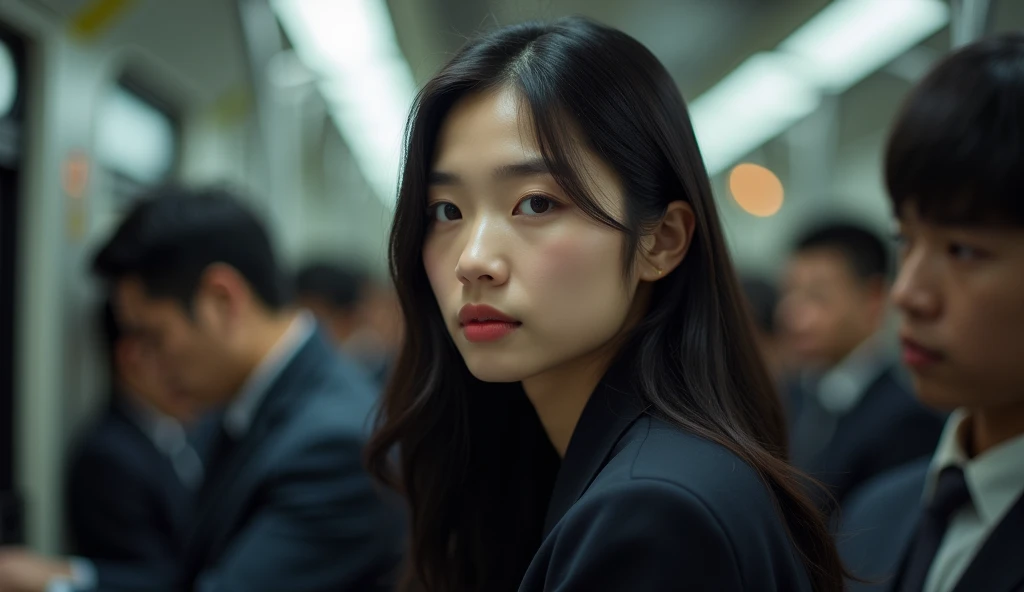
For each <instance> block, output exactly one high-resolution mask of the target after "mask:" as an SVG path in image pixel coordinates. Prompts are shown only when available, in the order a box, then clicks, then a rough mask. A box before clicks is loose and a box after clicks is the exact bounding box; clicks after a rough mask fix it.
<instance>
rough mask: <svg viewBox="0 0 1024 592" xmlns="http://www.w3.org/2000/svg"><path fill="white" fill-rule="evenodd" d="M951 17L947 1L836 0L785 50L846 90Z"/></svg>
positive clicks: (834, 87) (808, 70)
mask: <svg viewBox="0 0 1024 592" xmlns="http://www.w3.org/2000/svg"><path fill="white" fill-rule="evenodd" d="M948 22H949V7H948V6H947V5H946V3H945V2H942V1H941V0H834V1H833V2H831V3H829V4H828V6H826V7H825V8H824V9H823V10H822V11H821V12H819V13H818V14H817V15H815V16H814V17H813V18H811V19H810V20H809V21H807V23H805V24H804V25H803V26H801V27H800V28H799V29H797V30H796V31H795V32H794V33H793V34H792V35H790V36H789V37H788V38H787V39H786V40H785V41H783V42H782V44H780V45H779V50H780V51H782V52H785V53H788V54H791V55H793V56H795V57H797V58H799V59H800V61H801V62H802V66H803V72H804V73H805V75H806V76H808V77H809V78H810V79H812V80H813V81H814V82H815V83H816V84H818V85H820V86H821V87H822V88H823V89H824V90H826V91H828V92H834V93H840V92H843V91H845V90H846V89H848V88H850V87H851V86H853V85H854V84H856V83H858V82H860V81H861V80H863V79H864V78H866V77H867V76H868V75H869V74H871V73H872V72H874V71H876V70H878V69H880V68H882V67H883V66H885V65H886V64H888V63H889V62H891V61H892V60H894V59H896V58H897V57H899V56H900V55H902V54H903V53H905V52H906V51H907V50H909V49H910V48H912V47H914V46H915V45H917V44H918V43H920V42H922V41H924V40H925V39H927V38H928V37H929V36H931V35H933V34H934V33H936V32H937V31H939V30H940V29H942V28H943V27H944V26H946V24H947V23H948Z"/></svg>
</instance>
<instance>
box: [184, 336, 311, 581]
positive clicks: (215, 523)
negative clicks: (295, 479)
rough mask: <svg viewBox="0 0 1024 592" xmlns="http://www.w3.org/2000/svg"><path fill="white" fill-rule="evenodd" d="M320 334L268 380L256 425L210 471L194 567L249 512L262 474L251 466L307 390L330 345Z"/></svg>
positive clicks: (197, 524)
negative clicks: (214, 471)
mask: <svg viewBox="0 0 1024 592" xmlns="http://www.w3.org/2000/svg"><path fill="white" fill-rule="evenodd" d="M321 339H322V338H321V337H320V335H319V334H315V335H313V336H312V337H311V338H310V340H309V341H308V342H307V343H305V344H304V345H303V346H302V348H301V349H300V350H299V351H298V352H297V353H296V354H295V357H294V358H293V359H292V360H291V362H289V363H288V365H287V366H286V367H285V368H284V370H283V371H282V372H281V374H280V375H279V376H278V377H277V378H276V379H275V380H274V381H273V382H272V383H271V385H270V386H269V390H268V391H267V395H266V399H264V401H263V404H262V405H261V406H260V409H259V411H258V412H257V413H256V416H255V417H254V418H253V422H252V425H251V426H250V427H249V430H248V432H246V434H245V435H244V436H243V437H242V439H241V441H239V442H238V443H237V444H236V445H235V448H234V449H233V450H232V451H231V452H230V455H229V456H228V457H227V460H226V462H225V463H223V469H222V470H221V471H220V473H219V474H216V475H207V476H206V482H204V483H203V486H202V488H201V490H200V493H199V495H198V497H197V500H196V507H195V514H194V516H193V518H194V521H193V523H192V528H191V529H190V535H189V537H188V544H187V553H186V561H185V564H186V566H189V567H190V568H191V571H192V572H197V571H198V570H199V566H201V565H203V564H204V563H205V561H204V559H205V558H206V557H209V556H210V555H211V554H215V553H216V552H217V550H218V549H219V548H221V547H222V546H223V545H224V544H225V542H226V540H227V539H228V538H229V537H230V535H231V532H232V531H233V530H234V528H235V525H236V524H237V522H238V521H239V519H240V518H241V516H242V514H243V513H244V512H245V510H246V506H247V501H248V500H247V497H248V495H249V493H250V490H251V489H252V487H253V486H252V484H251V483H250V481H251V480H252V479H254V478H257V477H258V475H256V473H255V472H254V471H248V470H247V469H248V468H249V467H250V466H251V465H253V463H254V462H255V461H256V460H258V459H259V457H260V455H259V452H260V450H261V448H262V447H263V446H264V445H267V444H270V445H272V444H273V441H272V440H271V439H270V438H271V436H272V434H273V431H274V429H275V428H276V426H277V425H278V424H279V423H280V422H281V421H283V420H284V419H285V418H286V417H287V414H288V412H289V410H290V409H293V408H294V404H293V402H294V399H295V398H297V397H300V396H301V395H302V393H303V392H304V389H302V388H301V383H302V381H303V379H304V376H305V375H306V374H307V372H308V370H309V369H310V368H313V367H315V366H316V365H317V363H319V362H320V361H321V359H322V358H323V355H324V352H323V351H322V350H323V348H326V347H328V346H327V345H326V344H324V343H322V342H321Z"/></svg>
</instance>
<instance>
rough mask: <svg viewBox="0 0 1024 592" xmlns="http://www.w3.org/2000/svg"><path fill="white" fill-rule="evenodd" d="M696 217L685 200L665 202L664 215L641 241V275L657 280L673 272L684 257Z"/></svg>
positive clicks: (649, 280)
mask: <svg viewBox="0 0 1024 592" xmlns="http://www.w3.org/2000/svg"><path fill="white" fill-rule="evenodd" d="M696 223H697V219H696V216H694V213H693V208H692V207H691V206H690V204H688V203H686V202H685V201H674V202H672V203H670V204H668V208H667V209H666V211H665V215H664V216H663V217H662V219H661V221H660V222H658V224H657V226H655V227H654V230H652V231H651V232H650V233H649V234H648V235H647V236H646V237H645V240H644V241H643V244H644V253H643V260H642V261H641V262H640V279H641V280H644V281H648V282H654V281H657V280H659V279H661V278H663V277H665V276H666V275H668V274H669V273H671V272H672V270H673V269H675V268H676V267H677V266H678V265H679V264H680V263H681V262H682V261H683V258H684V257H686V252H687V251H688V250H689V248H690V242H691V241H692V239H693V229H694V227H695V226H696Z"/></svg>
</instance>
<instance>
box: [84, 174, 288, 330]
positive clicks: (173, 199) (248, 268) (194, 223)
mask: <svg viewBox="0 0 1024 592" xmlns="http://www.w3.org/2000/svg"><path fill="white" fill-rule="evenodd" d="M215 263H223V264H225V265H229V266H231V267H232V268H234V269H235V270H237V271H238V273H239V274H241V275H242V277H243V278H245V280H246V281H247V282H248V284H249V286H250V287H251V289H252V290H253V292H254V293H255V294H256V296H257V297H258V298H259V299H260V300H262V302H263V303H264V304H265V305H266V306H267V307H268V308H270V309H272V310H276V309H280V308H282V307H283V306H285V305H287V304H288V302H289V300H290V290H289V286H288V282H287V281H286V280H285V276H284V275H283V274H282V273H281V272H280V269H279V268H278V264H277V259H276V258H275V256H274V250H273V248H272V246H271V243H270V237H269V236H268V234H267V231H266V229H265V228H264V226H263V224H262V223H261V222H260V221H259V220H258V219H257V218H256V216H255V214H253V213H252V212H251V211H250V210H249V209H248V208H246V207H245V206H243V205H242V203H241V200H240V199H238V198H237V197H236V196H235V195H233V194H232V193H230V192H228V191H227V190H223V189H186V188H182V187H173V186H168V187H162V188H160V189H157V190H155V191H154V192H153V193H152V194H150V195H148V196H145V197H143V198H142V199H140V200H139V201H138V202H137V203H136V204H135V206H134V207H133V208H132V210H131V211H130V212H129V213H128V215H127V217H126V218H125V219H124V221H123V222H122V223H121V225H120V226H119V227H118V228H117V231H116V232H115V233H114V236H113V237H112V238H111V239H110V240H109V241H108V242H107V243H106V244H105V245H104V246H103V248H102V249H100V251H99V253H97V255H96V257H95V259H94V260H93V271H94V272H95V273H96V275H97V276H99V277H100V278H101V279H104V280H106V281H108V282H111V283H113V282H117V281H118V280H122V279H127V278H138V279H140V280H141V281H142V284H143V285H144V286H145V288H146V291H147V292H148V293H149V294H150V295H151V296H153V297H165V298H174V299H176V300H178V301H180V302H181V303H182V305H183V306H184V307H185V308H186V309H189V310H190V309H191V306H192V299H193V298H194V296H195V292H196V289H197V288H198V287H199V282H200V280H201V279H202V275H203V272H204V271H206V269H207V268H208V267H209V266H210V265H213V264H215Z"/></svg>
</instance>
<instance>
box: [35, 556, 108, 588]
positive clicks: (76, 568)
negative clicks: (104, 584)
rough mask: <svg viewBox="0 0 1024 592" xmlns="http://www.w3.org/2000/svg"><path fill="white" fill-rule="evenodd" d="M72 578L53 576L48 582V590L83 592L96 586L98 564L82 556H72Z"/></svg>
mask: <svg viewBox="0 0 1024 592" xmlns="http://www.w3.org/2000/svg"><path fill="white" fill-rule="evenodd" d="M69 563H70V564H71V578H70V579H69V578H66V577H64V576H61V577H58V578H53V579H52V580H50V581H49V583H47V584H46V592H82V591H83V590H93V589H95V588H96V566H95V565H94V564H93V562H92V561H89V560H88V559H84V558H82V557H72V558H71V559H70V561H69Z"/></svg>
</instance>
